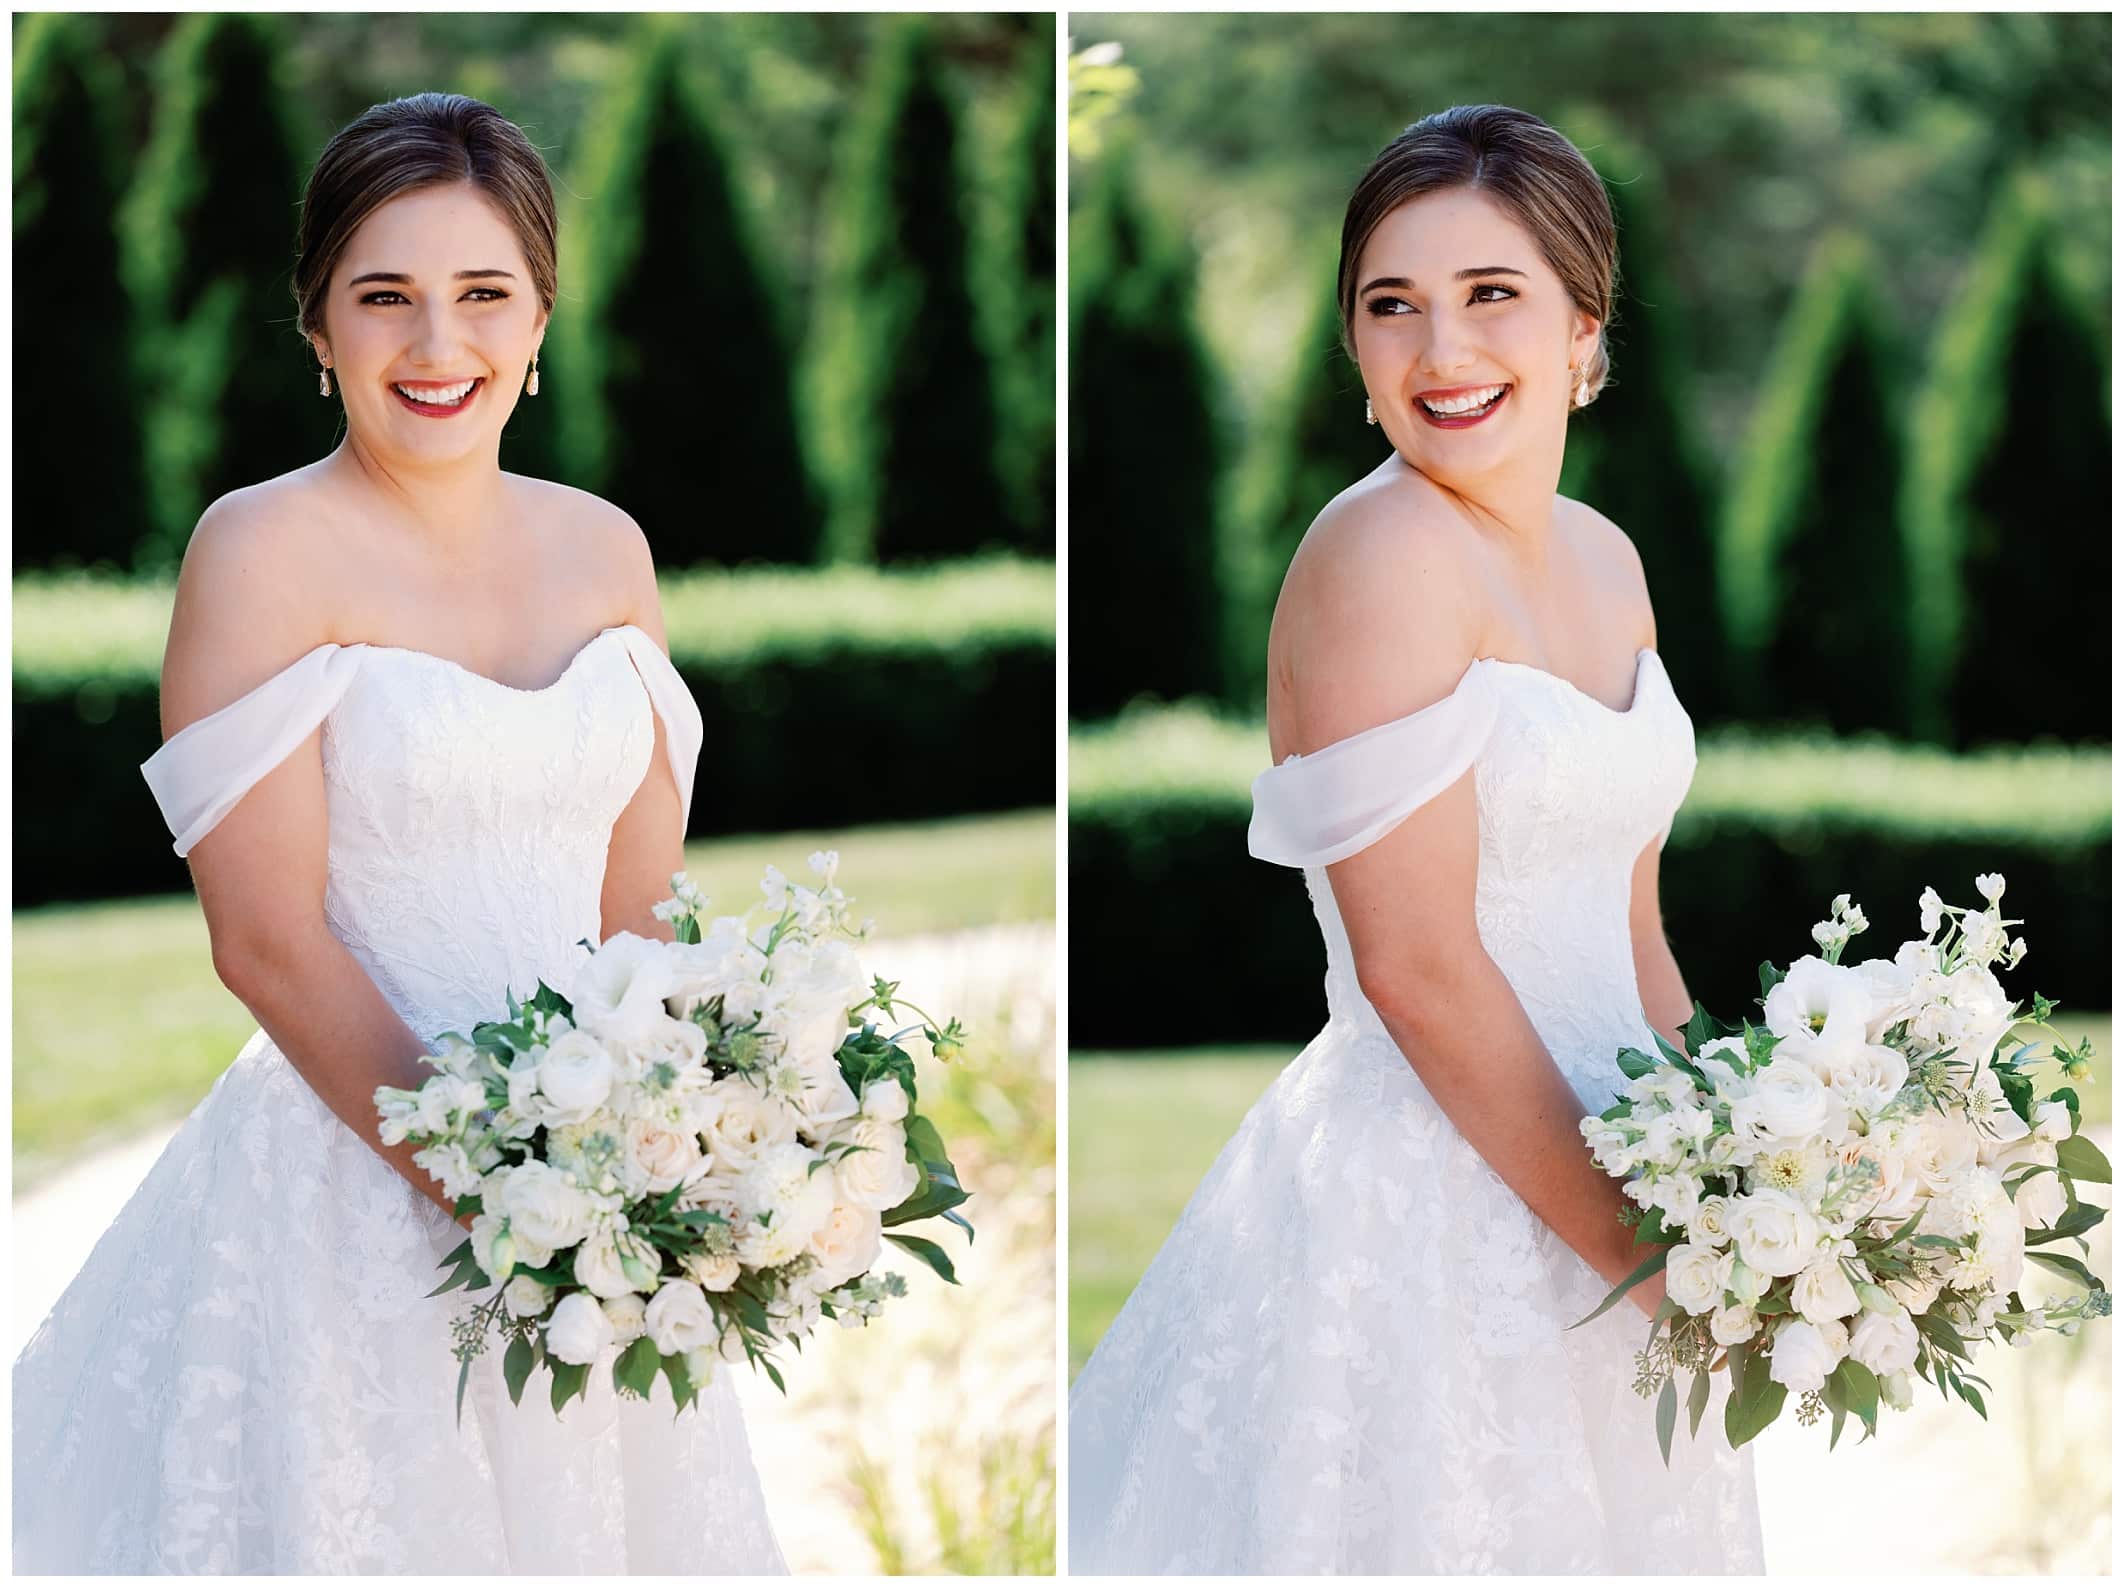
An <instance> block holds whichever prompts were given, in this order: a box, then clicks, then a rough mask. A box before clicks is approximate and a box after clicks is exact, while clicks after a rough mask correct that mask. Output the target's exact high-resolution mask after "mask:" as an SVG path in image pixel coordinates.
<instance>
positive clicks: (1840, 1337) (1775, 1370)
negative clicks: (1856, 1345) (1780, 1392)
mask: <svg viewBox="0 0 2124 1588" xmlns="http://www.w3.org/2000/svg"><path fill="white" fill-rule="evenodd" d="M1849 1342H1850V1337H1849V1336H1848V1335H1847V1334H1845V1332H1844V1327H1843V1325H1842V1324H1836V1323H1831V1324H1813V1323H1809V1322H1808V1321H1807V1320H1806V1319H1805V1318H1793V1319H1791V1320H1789V1321H1787V1322H1786V1323H1784V1324H1781V1325H1780V1326H1779V1328H1778V1331H1777V1334H1776V1336H1775V1338H1774V1340H1773V1342H1772V1344H1771V1347H1770V1376H1771V1377H1772V1378H1773V1379H1775V1380H1777V1382H1778V1383H1780V1384H1782V1385H1784V1386H1785V1388H1787V1389H1789V1390H1795V1391H1797V1392H1799V1393H1800V1394H1805V1393H1806V1392H1807V1391H1808V1390H1818V1389H1820V1388H1821V1387H1822V1385H1823V1384H1825V1383H1827V1382H1828V1379H1829V1374H1830V1372H1831V1371H1832V1370H1833V1369H1834V1368H1835V1367H1836V1365H1837V1363H1839V1362H1841V1361H1843V1359H1844V1352H1845V1350H1846V1349H1847V1347H1848V1345H1849Z"/></svg>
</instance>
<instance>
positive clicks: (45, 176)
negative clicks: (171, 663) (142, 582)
mask: <svg viewBox="0 0 2124 1588" xmlns="http://www.w3.org/2000/svg"><path fill="white" fill-rule="evenodd" d="M103 35H104V25H103V23H102V22H101V20H91V19H89V18H88V17H86V16H83V15H80V14H78V13H74V12H66V11H47V12H42V13H39V14H38V15H36V16H32V17H28V18H26V19H24V21H23V23H22V25H21V27H20V30H19V31H18V32H17V34H16V36H15V117H14V133H15V319H14V325H15V382H16V404H15V434H14V441H15V470H14V474H15V497H14V503H15V526H14V527H15V554H14V558H15V560H14V565H15V567H17V568H24V567H31V566H41V565H52V564H68V563H73V564H84V565H85V564H89V563H94V562H99V561H108V562H111V563H115V564H117V565H118V566H120V567H124V566H126V565H128V564H130V563H131V561H132V558H133V550H134V547H135V546H136V545H137V544H138V542H139V541H140V540H141V538H142V537H143V536H144V535H146V534H147V533H148V531H149V529H150V527H151V526H150V525H149V523H148V521H147V503H146V499H145V497H146V491H145V482H144V481H143V479H142V478H141V409H142V401H141V390H140V376H139V369H140V364H139V359H138V351H139V350H138V347H137V336H138V328H137V324H136V321H135V317H134V313H133V306H132V301H131V298H130V296H129V295H128V293H127V292H126V291H125V288H124V286H123V284H122V280H121V277H120V274H119V260H118V234H117V230H116V228H115V227H114V225H113V224H112V222H113V217H114V216H115V215H116V214H117V212H118V195H119V184H120V177H119V171H120V168H121V167H120V153H119V150H120V144H119V139H120V138H121V137H122V135H123V128H122V127H120V126H119V125H118V124H117V121H116V117H115V106H116V103H117V97H118V94H119V92H120V84H119V82H118V79H117V74H116V72H115V71H114V70H113V69H112V68H111V66H110V64H109V61H108V58H107V55H106V53H105V49H106V46H105V43H104V36H103ZM68 306H71V307H72V309H73V311H74V312H72V313H68V312H67V307H68Z"/></svg>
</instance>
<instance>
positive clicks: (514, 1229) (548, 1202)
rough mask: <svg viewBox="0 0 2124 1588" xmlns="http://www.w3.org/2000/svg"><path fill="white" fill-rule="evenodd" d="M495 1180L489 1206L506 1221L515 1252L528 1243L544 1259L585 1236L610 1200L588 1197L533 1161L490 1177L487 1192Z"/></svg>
mask: <svg viewBox="0 0 2124 1588" xmlns="http://www.w3.org/2000/svg"><path fill="white" fill-rule="evenodd" d="M503 1175H506V1178H505V1179H502V1178H501V1177H502V1176H503ZM497 1179H501V1185H500V1189H499V1191H498V1192H497V1193H496V1194H495V1195H494V1197H493V1203H494V1206H495V1207H496V1209H497V1210H498V1211H499V1212H501V1213H502V1214H503V1215H505V1216H506V1217H507V1218H508V1220H509V1227H510V1231H511V1233H512V1234H514V1235H515V1236H516V1240H517V1245H518V1247H519V1249H521V1248H522V1246H523V1244H524V1243H525V1242H526V1241H528V1242H530V1243H531V1244H532V1245H534V1246H537V1247H540V1248H542V1249H544V1250H545V1252H546V1253H547V1256H548V1257H550V1256H551V1255H552V1253H554V1252H556V1251H559V1250H560V1249H561V1248H562V1247H566V1246H573V1245H574V1244H575V1243H576V1242H577V1241H579V1240H581V1239H582V1238H583V1237H584V1236H585V1235H587V1234H589V1232H590V1226H591V1225H592V1224H593V1223H594V1222H595V1221H596V1219H597V1217H598V1215H599V1214H600V1213H601V1212H603V1211H605V1210H606V1209H607V1207H608V1205H609V1201H610V1199H600V1198H598V1197H596V1196H594V1195H592V1194H591V1193H590V1192H589V1191H587V1190H585V1189H583V1188H582V1187H581V1186H579V1185H577V1184H575V1182H573V1181H572V1180H570V1179H569V1178H568V1177H567V1176H566V1175H565V1174H563V1173H562V1172H561V1171H560V1170H558V1169H555V1168H553V1167H552V1166H551V1165H550V1164H544V1163H540V1162H539V1161H538V1160H536V1159H532V1160H530V1161H529V1162H526V1163H522V1164H518V1165H517V1166H516V1167H515V1168H513V1169H509V1170H504V1171H497V1173H496V1174H495V1175H490V1176H489V1177H488V1185H489V1187H490V1189H491V1188H492V1187H493V1186H494V1183H495V1181H496V1180H497ZM527 1260H528V1259H527ZM540 1261H541V1262H543V1261H544V1259H540Z"/></svg>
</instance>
